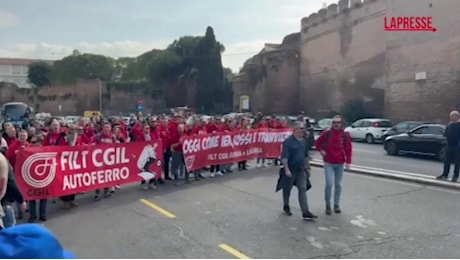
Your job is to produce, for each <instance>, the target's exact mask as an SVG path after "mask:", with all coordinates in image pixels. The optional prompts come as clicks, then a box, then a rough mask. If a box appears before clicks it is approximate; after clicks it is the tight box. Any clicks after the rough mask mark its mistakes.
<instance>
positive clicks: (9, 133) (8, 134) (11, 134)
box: [3, 124, 17, 147]
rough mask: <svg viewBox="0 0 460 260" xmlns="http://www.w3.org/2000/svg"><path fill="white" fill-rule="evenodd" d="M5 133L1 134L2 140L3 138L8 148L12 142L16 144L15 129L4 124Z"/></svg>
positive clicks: (10, 125)
mask: <svg viewBox="0 0 460 260" xmlns="http://www.w3.org/2000/svg"><path fill="white" fill-rule="evenodd" d="M5 127H6V128H5V133H3V138H5V141H6V143H7V144H8V147H10V146H11V144H13V143H14V142H16V140H17V138H16V134H17V132H16V128H14V126H13V125H12V124H5Z"/></svg>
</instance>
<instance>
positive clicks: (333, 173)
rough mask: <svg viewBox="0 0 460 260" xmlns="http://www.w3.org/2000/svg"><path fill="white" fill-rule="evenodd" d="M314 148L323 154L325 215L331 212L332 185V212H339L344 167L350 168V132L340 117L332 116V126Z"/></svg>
mask: <svg viewBox="0 0 460 260" xmlns="http://www.w3.org/2000/svg"><path fill="white" fill-rule="evenodd" d="M316 150H318V152H319V153H320V154H321V155H322V156H323V161H324V175H325V178H326V188H325V191H324V198H325V200H326V215H331V214H332V208H331V193H332V187H333V186H334V212H335V213H341V212H342V210H341V209H340V195H341V193H342V181H343V172H344V169H347V170H348V169H350V164H351V156H352V145H351V137H350V134H349V133H347V132H345V131H344V130H343V124H342V117H341V116H334V117H333V118H332V127H331V129H328V130H326V131H324V132H323V133H322V134H321V136H320V137H319V138H318V140H316Z"/></svg>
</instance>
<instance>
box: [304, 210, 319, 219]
mask: <svg viewBox="0 0 460 260" xmlns="http://www.w3.org/2000/svg"><path fill="white" fill-rule="evenodd" d="M302 218H304V219H305V220H315V219H317V218H318V216H315V215H313V213H311V212H310V211H307V212H305V213H303V214H302Z"/></svg>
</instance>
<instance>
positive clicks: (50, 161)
mask: <svg viewBox="0 0 460 260" xmlns="http://www.w3.org/2000/svg"><path fill="white" fill-rule="evenodd" d="M56 157H57V153H56V152H53V153H36V154H33V155H31V156H29V158H27V160H26V161H25V162H24V164H23V165H22V167H21V174H22V178H23V179H24V181H25V182H26V183H27V184H28V185H29V186H31V187H34V188H36V189H42V188H46V187H48V186H49V185H50V184H51V183H52V182H53V181H54V178H55V177H56V168H57V162H56Z"/></svg>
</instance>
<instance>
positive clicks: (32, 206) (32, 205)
mask: <svg viewBox="0 0 460 260" xmlns="http://www.w3.org/2000/svg"><path fill="white" fill-rule="evenodd" d="M42 143H43V136H42V135H34V136H33V137H32V138H31V139H30V145H31V146H33V147H40V146H42ZM28 202H29V223H33V222H35V221H36V220H37V201H35V200H31V201H28ZM47 208H48V200H47V199H41V200H39V201H38V213H39V214H38V220H40V221H46V220H47V218H46V215H47V214H46V213H47Z"/></svg>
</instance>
